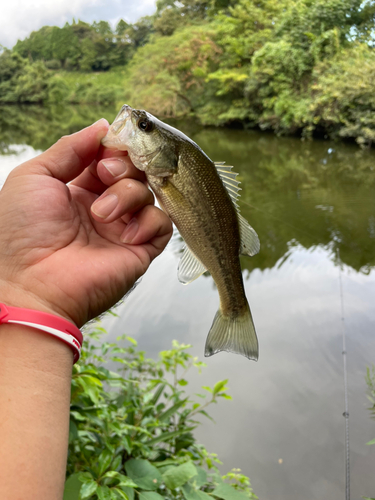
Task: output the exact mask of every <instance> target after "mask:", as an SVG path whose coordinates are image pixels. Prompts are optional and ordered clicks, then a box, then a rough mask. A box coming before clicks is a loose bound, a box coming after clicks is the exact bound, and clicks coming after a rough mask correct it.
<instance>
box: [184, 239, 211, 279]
mask: <svg viewBox="0 0 375 500" xmlns="http://www.w3.org/2000/svg"><path fill="white" fill-rule="evenodd" d="M206 271H207V268H206V267H205V266H204V265H203V264H202V262H201V261H200V260H199V259H198V258H197V257H196V256H195V255H194V254H193V252H192V251H191V250H190V248H189V247H188V246H187V245H186V246H185V248H184V253H183V254H182V257H181V260H180V262H179V264H178V270H177V276H178V279H179V281H180V282H181V283H183V284H184V285H188V284H189V283H191V282H192V281H194V280H196V279H197V278H199V276H201V275H202V274H203V273H204V272H206Z"/></svg>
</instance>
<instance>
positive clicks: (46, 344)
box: [0, 325, 73, 500]
mask: <svg viewBox="0 0 375 500" xmlns="http://www.w3.org/2000/svg"><path fill="white" fill-rule="evenodd" d="M0 357H1V361H0V498H4V499H5V498H6V499H7V500H19V499H20V500H21V499H22V500H28V499H30V500H34V499H38V500H61V498H62V494H63V487H64V479H65V470H66V457H67V446H68V433H69V400H70V381H71V373H72V362H73V355H72V351H71V349H70V348H69V347H68V346H66V345H65V344H64V343H62V342H61V341H59V340H57V339H55V338H53V337H51V336H50V335H48V334H46V333H43V332H39V331H38V330H34V329H31V328H29V327H22V326H18V325H1V326H0Z"/></svg>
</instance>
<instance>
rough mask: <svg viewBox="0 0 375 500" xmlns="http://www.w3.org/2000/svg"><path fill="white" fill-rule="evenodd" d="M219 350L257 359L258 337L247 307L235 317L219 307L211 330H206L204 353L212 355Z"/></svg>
mask: <svg viewBox="0 0 375 500" xmlns="http://www.w3.org/2000/svg"><path fill="white" fill-rule="evenodd" d="M220 351H228V352H233V353H235V354H241V355H242V356H245V357H246V358H249V359H253V360H255V361H257V360H258V354H259V350H258V339H257V335H256V333H255V327H254V323H253V318H252V316H251V312H250V308H249V307H247V310H246V311H245V312H244V313H243V314H242V315H239V316H237V317H235V318H233V317H230V316H225V315H224V314H223V313H222V311H221V309H219V310H218V311H217V313H216V316H215V318H214V321H213V323H212V326H211V330H210V331H209V332H208V337H207V340H206V347H205V351H204V355H205V356H212V355H213V354H216V353H217V352H220Z"/></svg>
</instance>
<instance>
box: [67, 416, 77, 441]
mask: <svg viewBox="0 0 375 500" xmlns="http://www.w3.org/2000/svg"><path fill="white" fill-rule="evenodd" d="M77 438H78V428H77V426H76V424H75V422H74V420H72V419H70V422H69V443H71V442H72V441H74V440H75V439H77Z"/></svg>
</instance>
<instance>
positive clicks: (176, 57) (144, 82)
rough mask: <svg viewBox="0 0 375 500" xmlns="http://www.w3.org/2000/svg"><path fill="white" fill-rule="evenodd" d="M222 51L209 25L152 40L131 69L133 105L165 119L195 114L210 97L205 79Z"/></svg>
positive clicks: (139, 53) (129, 86)
mask: <svg viewBox="0 0 375 500" xmlns="http://www.w3.org/2000/svg"><path fill="white" fill-rule="evenodd" d="M220 52H221V51H220V48H219V47H218V46H217V44H216V43H215V42H214V41H213V39H212V32H211V31H209V30H208V29H207V27H206V26H199V27H194V28H191V27H189V28H186V29H185V30H182V31H178V32H176V33H175V34H174V35H172V36H171V37H157V38H155V39H153V42H151V43H148V44H147V45H145V46H144V47H142V48H141V49H140V50H138V52H137V54H136V55H135V56H134V58H133V61H132V64H131V67H130V68H129V77H128V82H127V87H128V88H129V99H130V102H131V103H132V104H133V106H142V107H144V108H146V109H147V110H149V111H150V112H151V113H155V114H156V115H162V116H172V117H176V116H179V115H186V114H190V113H194V112H196V111H197V110H198V108H199V106H201V105H202V102H204V101H205V99H206V97H207V95H206V85H205V79H206V78H207V76H208V75H209V73H210V71H211V68H212V66H213V65H214V64H215V61H217V60H218V58H219V54H220ZM155 96H157V98H155Z"/></svg>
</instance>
